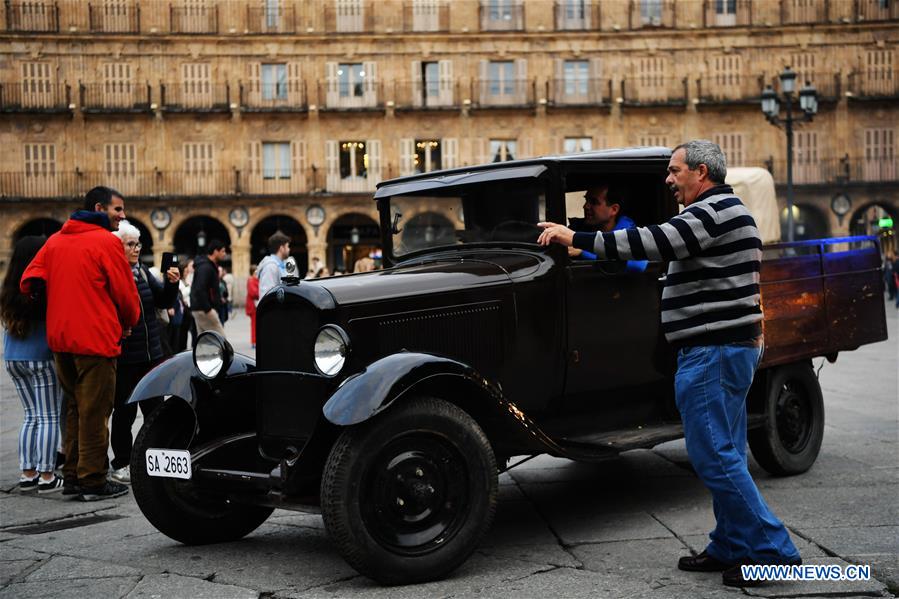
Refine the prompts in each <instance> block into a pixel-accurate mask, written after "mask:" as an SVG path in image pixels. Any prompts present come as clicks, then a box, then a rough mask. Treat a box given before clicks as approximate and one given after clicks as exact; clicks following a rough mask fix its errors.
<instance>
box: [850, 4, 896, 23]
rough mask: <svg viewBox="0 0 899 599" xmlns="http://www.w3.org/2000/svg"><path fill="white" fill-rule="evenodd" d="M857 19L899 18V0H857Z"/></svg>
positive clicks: (888, 19) (887, 19)
mask: <svg viewBox="0 0 899 599" xmlns="http://www.w3.org/2000/svg"><path fill="white" fill-rule="evenodd" d="M855 19H856V21H891V20H896V19H899V2H895V0H894V1H892V2H884V0H856V15H855Z"/></svg>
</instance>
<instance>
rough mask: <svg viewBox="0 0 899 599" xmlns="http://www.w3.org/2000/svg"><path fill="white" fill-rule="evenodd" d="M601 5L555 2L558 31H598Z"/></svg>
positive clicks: (600, 21) (579, 2)
mask: <svg viewBox="0 0 899 599" xmlns="http://www.w3.org/2000/svg"><path fill="white" fill-rule="evenodd" d="M600 7H601V4H600V3H599V2H595V1H594V2H583V1H580V0H578V1H575V2H572V1H570V0H568V1H566V0H562V1H561V2H560V1H559V0H556V6H555V11H554V12H555V17H556V29H557V30H558V31H589V30H591V29H597V30H598V29H599V27H600V23H602V12H601V9H600Z"/></svg>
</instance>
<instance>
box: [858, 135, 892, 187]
mask: <svg viewBox="0 0 899 599" xmlns="http://www.w3.org/2000/svg"><path fill="white" fill-rule="evenodd" d="M894 142H895V137H894V134H893V130H892V129H866V130H865V160H864V163H863V165H862V171H863V176H864V180H865V181H894V180H895V179H896V176H897V174H899V173H897V170H899V169H897V165H896V146H895V143H894Z"/></svg>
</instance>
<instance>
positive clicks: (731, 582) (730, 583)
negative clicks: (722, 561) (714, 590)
mask: <svg viewBox="0 0 899 599" xmlns="http://www.w3.org/2000/svg"><path fill="white" fill-rule="evenodd" d="M756 563H757V562H746V563H745V565H747V566H751V565H755V564H756ZM741 565H744V564H737V565H735V566H733V567H731V568H728V569H727V570H725V571H724V572H722V573H721V582H722V583H724V586H727V587H757V586H759V585H760V584H762V583H763V582H766V581H765V580H747V579H745V578H743V570H742V568H741V567H740V566H741ZM786 565H788V566H801V565H802V559H801V558H800V559H797V560H796V561H794V562H787V564H786Z"/></svg>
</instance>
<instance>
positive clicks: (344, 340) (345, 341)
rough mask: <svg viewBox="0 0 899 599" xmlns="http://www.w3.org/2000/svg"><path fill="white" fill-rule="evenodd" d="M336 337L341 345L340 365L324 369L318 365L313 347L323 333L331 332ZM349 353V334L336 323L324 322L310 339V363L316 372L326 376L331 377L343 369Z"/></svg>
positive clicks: (317, 358) (316, 354) (316, 353)
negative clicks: (311, 339) (313, 337)
mask: <svg viewBox="0 0 899 599" xmlns="http://www.w3.org/2000/svg"><path fill="white" fill-rule="evenodd" d="M331 333H333V334H334V336H335V337H336V338H337V339H338V341H339V342H340V344H342V345H343V348H344V349H343V353H342V354H341V357H340V365H339V366H337V368H336V369H325V368H323V367H322V366H320V365H319V359H320V358H319V355H318V352H317V351H316V349H315V347H316V345H318V341H319V338H320V337H321V336H322V335H323V334H331ZM349 355H350V336H349V335H347V333H346V331H344V330H343V329H342V328H341V327H339V326H338V325H336V324H326V325H324V326H323V327H322V328H320V329H319V330H318V332H317V333H316V334H315V339H314V340H313V341H312V364H313V365H314V366H315V370H316V372H318V373H319V374H320V375H322V376H326V377H328V378H333V377H335V376H337V375H338V374H340V372H341V371H342V370H343V367H344V366H345V365H346V359H347V357H348V356H349Z"/></svg>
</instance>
